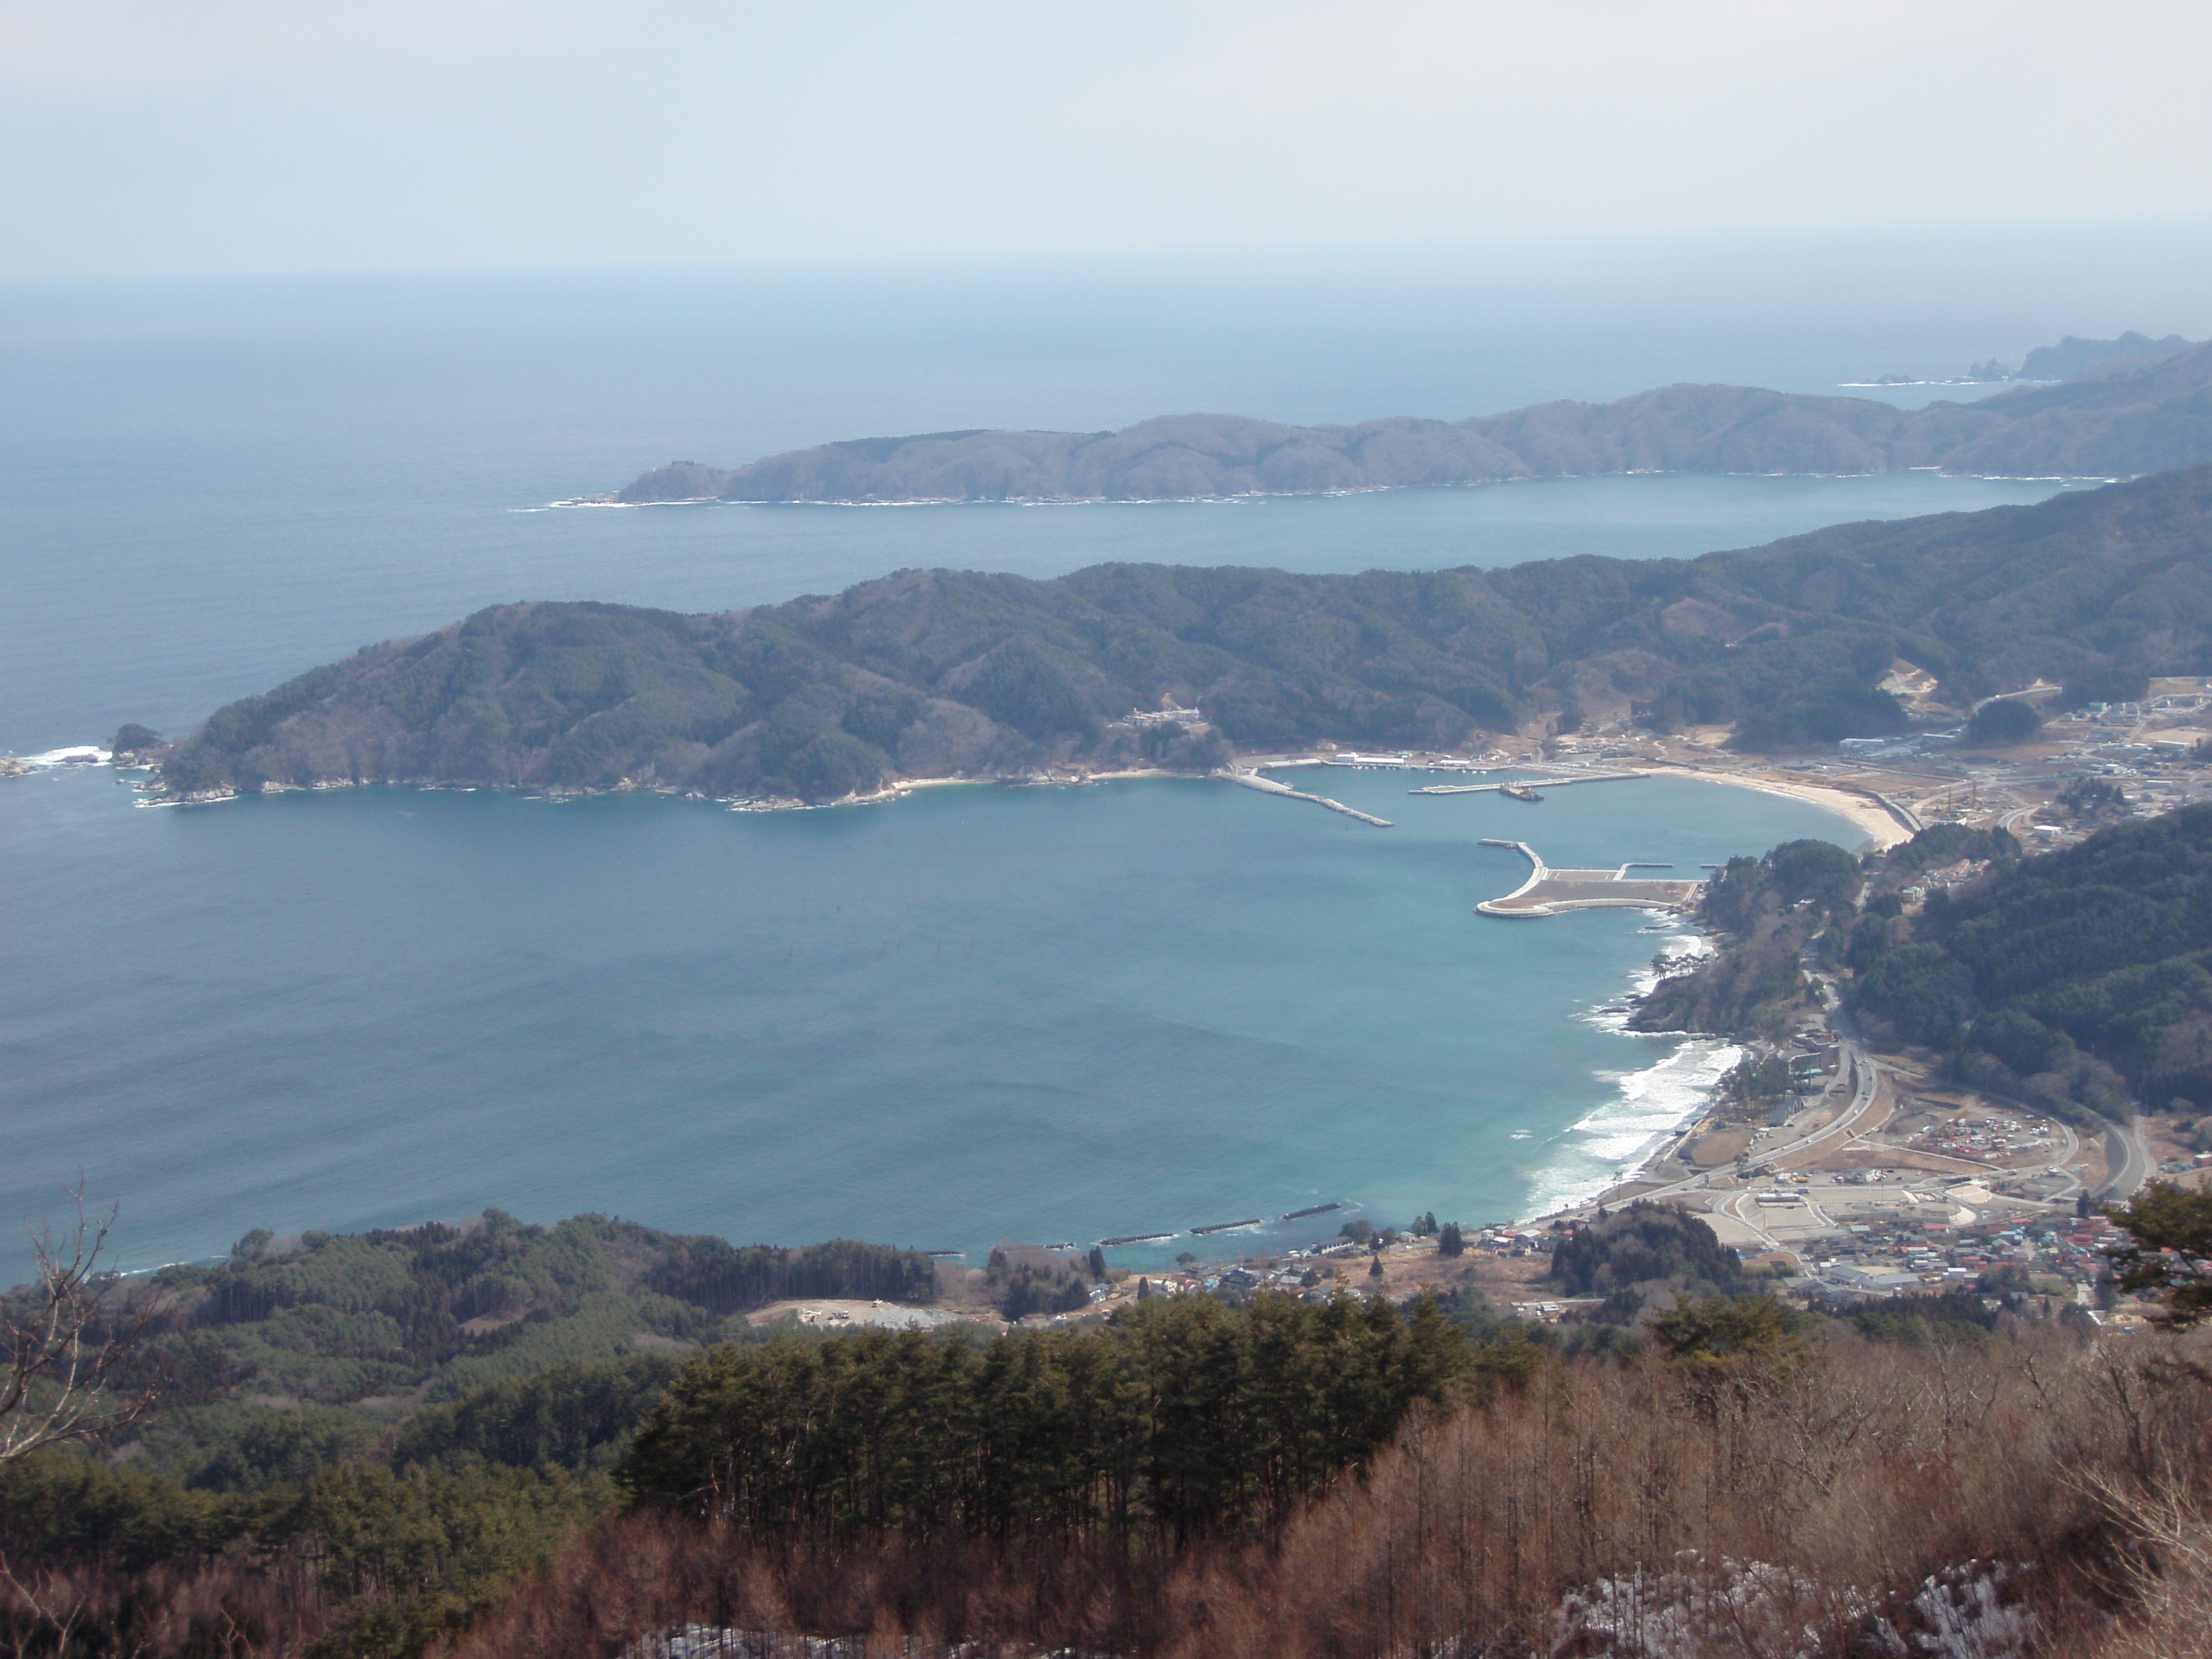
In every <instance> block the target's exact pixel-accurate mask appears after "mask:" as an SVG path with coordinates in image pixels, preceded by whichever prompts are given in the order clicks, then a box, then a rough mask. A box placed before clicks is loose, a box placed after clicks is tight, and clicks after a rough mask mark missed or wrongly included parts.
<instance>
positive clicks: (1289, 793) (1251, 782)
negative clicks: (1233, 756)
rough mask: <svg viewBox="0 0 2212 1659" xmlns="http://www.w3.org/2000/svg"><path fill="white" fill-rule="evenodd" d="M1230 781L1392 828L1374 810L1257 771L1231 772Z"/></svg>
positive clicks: (1381, 827)
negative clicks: (1346, 802) (1364, 809)
mask: <svg viewBox="0 0 2212 1659" xmlns="http://www.w3.org/2000/svg"><path fill="white" fill-rule="evenodd" d="M1227 776H1228V778H1229V780H1230V782H1231V783H1234V784H1242V785H1244V787H1245V788H1247V789H1256V790H1258V791H1260V792H1261V793H1262V795H1281V796H1285V797H1287V798H1289V799H1291V800H1294V801H1311V802H1313V804H1314V805H1316V806H1325V807H1327V808H1328V809H1329V810H1330V811H1332V812H1341V813H1343V814H1344V817H1348V818H1357V819H1358V820H1359V821H1360V822H1361V823H1371V824H1373V825H1374V826H1375V827H1376V829H1390V828H1392V827H1393V826H1392V825H1391V823H1390V820H1389V819H1388V818H1378V817H1376V816H1375V815H1374V814H1373V813H1372V812H1363V811H1361V810H1359V809H1358V808H1357V807H1356V806H1346V805H1345V804H1344V803H1343V802H1342V801H1332V800H1331V799H1330V798H1328V797H1327V796H1325V795H1308V794H1307V793H1306V791H1304V790H1302V789H1293V788H1292V787H1291V786H1290V785H1288V784H1279V783H1277V782H1275V780H1274V779H1272V778H1262V777H1261V776H1260V774H1259V773H1258V772H1230V773H1228V774H1227Z"/></svg>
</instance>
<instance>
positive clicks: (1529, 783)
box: [1406, 772, 1651, 795]
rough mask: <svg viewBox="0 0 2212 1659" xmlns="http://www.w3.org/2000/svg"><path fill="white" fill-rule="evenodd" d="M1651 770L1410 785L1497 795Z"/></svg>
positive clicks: (1428, 791) (1615, 779)
mask: <svg viewBox="0 0 2212 1659" xmlns="http://www.w3.org/2000/svg"><path fill="white" fill-rule="evenodd" d="M1650 775H1651V774H1650V773H1649V772H1560V773H1559V774H1558V775H1556V776H1547V777H1542V778H1516V779H1512V780H1511V781H1510V783H1503V784H1429V785H1426V786H1424V787H1422V788H1420V789H1409V790H1408V791H1406V793H1407V794H1408V795H1494V794H1496V793H1497V792H1498V791H1501V790H1506V789H1519V788H1522V787H1523V786H1526V787H1529V788H1534V789H1564V788H1565V787H1566V786H1567V785H1569V784H1618V783H1625V782H1627V781H1628V780H1629V779H1631V778H1649V776H1650Z"/></svg>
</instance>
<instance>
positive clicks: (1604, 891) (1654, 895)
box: [1475, 838, 1705, 917]
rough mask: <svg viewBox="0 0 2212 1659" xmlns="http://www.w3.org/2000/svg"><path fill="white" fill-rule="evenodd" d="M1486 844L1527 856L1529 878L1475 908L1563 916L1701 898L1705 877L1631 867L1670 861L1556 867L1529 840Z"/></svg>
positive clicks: (1675, 905) (1678, 905) (1685, 904)
mask: <svg viewBox="0 0 2212 1659" xmlns="http://www.w3.org/2000/svg"><path fill="white" fill-rule="evenodd" d="M1483 845H1484V846H1485V847H1510V848H1511V849H1513V850H1514V851H1516V852H1517V853H1519V854H1520V855H1522V857H1524V858H1526V859H1527V860H1528V861H1529V879H1528V880H1526V881H1523V882H1522V884H1521V885H1520V886H1519V887H1516V888H1514V890H1513V891H1512V892H1510V893H1507V894H1506V895H1505V897H1503V899H1484V900H1483V901H1482V903H1480V904H1478V905H1477V906H1475V909H1476V910H1477V911H1478V912H1480V913H1481V914H1483V915H1484V916H1517V917H1539V916H1560V915H1564V914H1565V913H1566V912H1568V911H1570V910H1687V909H1688V908H1689V906H1691V905H1693V904H1694V903H1695V902H1696V900H1697V893H1698V889H1699V888H1700V887H1703V886H1704V885H1705V884H1704V883H1703V882H1702V881H1678V880H1671V879H1668V878H1659V879H1653V878H1650V877H1645V876H1631V875H1630V874H1629V872H1630V870H1669V869H1672V868H1674V866H1673V865H1671V864H1624V865H1622V866H1621V867H1620V868H1618V869H1611V870H1555V869H1553V868H1551V867H1550V866H1549V865H1548V864H1546V863H1545V862H1544V861H1543V858H1542V857H1541V855H1539V854H1538V853H1537V851H1536V849H1535V848H1533V847H1531V846H1530V845H1529V843H1528V842H1525V841H1494V840H1490V839H1488V838H1485V839H1484V842H1483Z"/></svg>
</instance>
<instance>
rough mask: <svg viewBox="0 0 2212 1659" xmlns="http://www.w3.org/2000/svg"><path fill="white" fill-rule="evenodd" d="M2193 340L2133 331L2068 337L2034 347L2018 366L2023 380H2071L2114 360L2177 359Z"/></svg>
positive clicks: (2192, 344)
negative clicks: (2088, 337)
mask: <svg viewBox="0 0 2212 1659" xmlns="http://www.w3.org/2000/svg"><path fill="white" fill-rule="evenodd" d="M2198 343H2199V342H2197V341H2196V340H2183V338H2182V337H2181V336H2180V335H2179V334H2168V335H2167V336H2166V337H2165V338H2164V340H2152V338H2151V337H2150V336H2149V335H2148V334H2138V333H2136V332H2135V330H2133V328H2131V329H2129V330H2128V331H2127V332H2126V334H2122V335H2121V336H2120V338H2119V339H2117V340H2082V339H2078V338H2076V337H2075V335H2072V334H2069V335H2067V336H2066V338H2065V339H2063V340H2060V341H2059V342H2058V344H2057V345H2056V346H2037V347H2036V348H2035V350H2033V351H2032V352H2030V353H2028V355H2027V358H2026V360H2025V361H2024V362H2023V363H2022V364H2021V365H2020V377H2019V378H2021V379H2023V380H2071V379H2072V378H2074V377H2075V376H2076V375H2079V374H2087V373H2088V372H2089V371H2090V370H2091V369H2094V368H2096V367H2097V366H2098V365H2101V364H2106V363H2111V362H2113V360H2114V359H2123V360H2125V359H2152V360H2153V361H2156V360H2157V359H2161V358H2168V357H2173V356H2177V355H2178V354H2179V353H2183V352H2185V351H2187V350H2189V349H2190V346H2195V345H2196V344H2198Z"/></svg>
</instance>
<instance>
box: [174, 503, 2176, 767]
mask: <svg viewBox="0 0 2212 1659" xmlns="http://www.w3.org/2000/svg"><path fill="white" fill-rule="evenodd" d="M2208 653H2212V466H2201V467H2195V468H2192V469H2188V470H2184V471H2179V472H2174V473H2168V474H2161V475H2159V476H2157V477H2153V478H2149V479H2144V480H2137V481H2135V482H2133V483H2129V484H2123V485H2115V486H2109V487H2107V488H2105V489H2102V490H2097V491H2090V492H2082V493H2069V494H2066V495H2062V496H2057V497H2055V498H2053V499H2050V500H2049V501H2045V502H2043V503H2041V504H2039V505H2034V506H2028V507H1999V508H1993V509H1991V510H1989V511H1987V512H1978V513H1947V514H1939V515H1935V516H1932V517H1929V518H1914V519H1906V520H1901V521H1897V522H1894V523H1886V524H1846V525H1840V526H1837V527H1835V528H1833V529H1829V530H1824V531H1816V532H1815V533H1813V534H1811V535H1807V536H1798V537H1790V538H1789V539H1786V540H1783V541H1780V542H1777V543H1772V544H1771V545H1770V546H1766V547H1763V548H1757V549H1752V550H1748V551H1742V552H1729V553H1713V554H1707V555H1706V556H1703V557H1701V558H1697V559H1687V560H1683V559H1652V560H1621V559H1604V558H1579V559H1566V560H1548V561H1541V562H1537V563H1529V564H1523V565H1518V566H1515V567H1512V568H1510V569H1497V570H1475V569H1457V570H1442V571H1432V572H1421V573H1394V572H1388V571H1370V572H1367V573H1364V574H1362V575H1290V574H1287V573H1286V572H1283V571H1280V570H1266V569H1192V568H1176V567H1167V566H1158V565H1140V564H1109V565H1100V566H1097V567H1095V568H1093V569H1088V570H1083V571H1078V572H1077V573H1076V574H1075V575H1070V576H1065V577H1061V578H1059V579H1058V580H1056V581H1051V582H1036V581H1030V580H1027V579H1025V578H1022V577H1019V576H1009V575H978V574H975V573H972V572H965V571H953V570H918V571H903V572H900V573H899V574H897V575H891V576H887V577H885V578H883V579H881V580H880V581H876V582H865V583H862V584H861V585H860V586H859V587H856V588H851V589H849V590H848V591H846V592H845V593H842V594H836V595H834V596H830V597H810V598H804V599H799V600H794V601H791V602H790V603H788V604H784V605H772V606H761V607H755V608H753V609H751V610H743V611H732V612H727V613H720V614H715V615H699V616H687V615H678V614H677V613H672V612H665V611H652V610H643V609H638V608H634V607H625V606H618V605H606V604H592V603H574V604H550V603H540V604H518V605H505V606H499V607H493V608H492V609H489V610H485V611H481V612H479V613H477V614H475V615H474V616H472V617H469V618H467V620H463V621H460V622H456V623H454V624H452V625H451V626H448V627H445V628H442V629H440V630H438V631H437V632H435V633H429V634H425V635H423V636H422V637H421V638H419V639H402V640H394V641H391V642H388V643H386V644H383V645H371V646H368V647H366V648H365V649H364V650H362V651H360V652H357V653H356V654H354V655H353V656H352V657H350V658H346V659H345V660H344V661H342V662H339V663H335V664H330V665H328V666H327V667H323V668H319V669H315V670H314V671H310V672H308V673H306V674H302V675H301V676H300V677H297V678H296V679H294V680H291V681H289V682H288V683H285V684H283V685H281V686H278V687H277V688H276V689H275V690H271V691H269V692H266V693H264V694H262V695H260V696H251V697H246V698H244V699H242V700H240V701H239V702H233V703H232V704H230V705H228V706H227V707H226V708H223V709H219V710H218V711H216V713H215V714H214V715H213V716H211V717H210V718H209V719H208V720H207V721H206V722H205V723H204V724H203V725H202V726H201V727H200V729H199V730H198V731H196V732H194V733H193V734H191V735H190V736H188V738H186V739H185V740H183V741H181V742H180V743H179V744H177V745H176V746H175V747H173V748H171V749H169V750H168V751H166V752H165V753H163V754H162V757H161V760H160V765H161V783H160V789H161V791H162V792H163V793H164V794H165V795H166V796H168V798H175V799H193V798H201V799H205V798H213V797H219V796H224V795H228V794H232V793H234V792H238V791H256V790H259V789H262V788H264V787H270V786H279V787H315V786H320V785H345V784H366V783H378V782H387V783H421V784H444V785H482V786H493V787H510V788H524V789H531V790H540V791H593V790H615V789H653V790H662V791H676V792H683V793H692V794H698V795H702V796H709V797H715V798H747V799H759V800H788V801H792V802H805V803H823V802H830V801H836V800H840V799H846V798H855V797H865V796H867V795H869V794H872V793H875V792H879V791H883V790H885V789H887V788H888V787H891V786H892V785H895V784H896V783H897V782H898V781H899V780H900V779H931V778H1004V777H1014V778H1019V777H1024V776H1033V775H1037V774H1038V773H1039V772H1046V771H1052V770H1055V769H1057V770H1059V771H1062V772H1069V771H1073V772H1097V771H1113V770H1128V769H1135V768H1145V769H1154V770H1167V771H1182V772H1210V771H1216V770H1219V769H1221V768H1223V767H1224V766H1229V765H1230V763H1231V762H1232V761H1233V760H1235V758H1236V755H1237V754H1238V753H1240V752H1242V753H1245V754H1247V755H1249V754H1254V753H1281V752H1284V751H1287V750H1293V749H1300V748H1306V749H1310V748H1312V747H1315V746H1317V745H1322V744H1351V745H1357V746H1359V747H1365V748H1373V749H1383V750H1389V751H1397V750H1415V749H1418V750H1425V751H1440V750H1444V749H1448V748H1451V747H1454V746H1460V745H1466V744H1469V743H1471V742H1473V741H1476V740H1478V739H1481V738H1484V736H1485V735H1489V736H1501V735H1526V734H1537V735H1545V734H1559V733H1561V732H1567V731H1573V730H1575V729H1577V728H1580V727H1581V726H1582V725H1583V724H1584V722H1586V721H1608V720H1610V721H1616V722H1618V721H1633V722H1635V723H1636V724H1637V726H1638V727H1639V728H1643V729H1645V730H1650V731H1669V730H1679V729H1681V728H1688V727H1695V728H1726V729H1727V730H1728V731H1730V732H1731V734H1732V736H1731V740H1730V741H1732V743H1733V745H1734V746H1735V747H1737V748H1738V749H1741V750H1748V751H1753V752H1766V753H1771V752H1775V751H1779V750H1785V749H1789V748H1803V747H1808V746H1813V745H1829V746H1833V745H1834V744H1835V743H1836V742H1838V741H1840V740H1844V739H1851V738H1866V737H1879V736H1884V735H1887V734H1897V733H1900V732H1903V731H1904V730H1906V729H1907V728H1909V727H1910V726H1911V725H1912V724H1913V723H1914V722H1915V721H1916V720H1917V721H1921V722H1922V723H1923V724H1924V723H1927V722H1928V721H1951V722H1954V723H1955V721H1957V720H1958V719H1960V718H1962V715H1960V714H1959V713H1958V711H1959V710H1960V709H1964V708H1966V707H1967V706H1969V705H1971V704H1972V703H1973V702H1975V701H1976V700H1978V699H1981V698H1985V697H1987V696H1991V695H1993V694H1994V693H1998V692H2003V691H2006V690H2014V689H2018V688H2020V687H2024V686H2026V685H2029V684H2031V683H2037V682H2038V681H2044V680H2047V681H2049V682H2050V683H2052V684H2058V685H2063V687H2064V688H2065V689H2066V696H2068V697H2069V698H2070V699H2072V700H2073V701H2075V702H2080V701H2082V700H2086V699H2100V698H2106V697H2110V698H2125V697H2127V696H2135V695H2139V688H2140V686H2141V685H2142V684H2143V683H2145V680H2146V677H2148V676H2151V675H2158V674H2173V673H2186V672H2194V671H2198V669H2199V666H2200V665H2201V664H2202V662H2203V661H2204V660H2205V659H2206V657H2207V654H2208ZM1900 661H1903V662H1904V663H1905V664H1908V665H1909V666H1910V669H1911V672H1910V674H1909V675H1904V676H1903V677H1900V675H1901V671H1900V670H1899V669H1898V667H1897V664H1899V662H1900ZM2131 687H2132V688H2134V689H2133V690H2131V689H2130V688H2131ZM1947 711H1948V712H1947Z"/></svg>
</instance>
